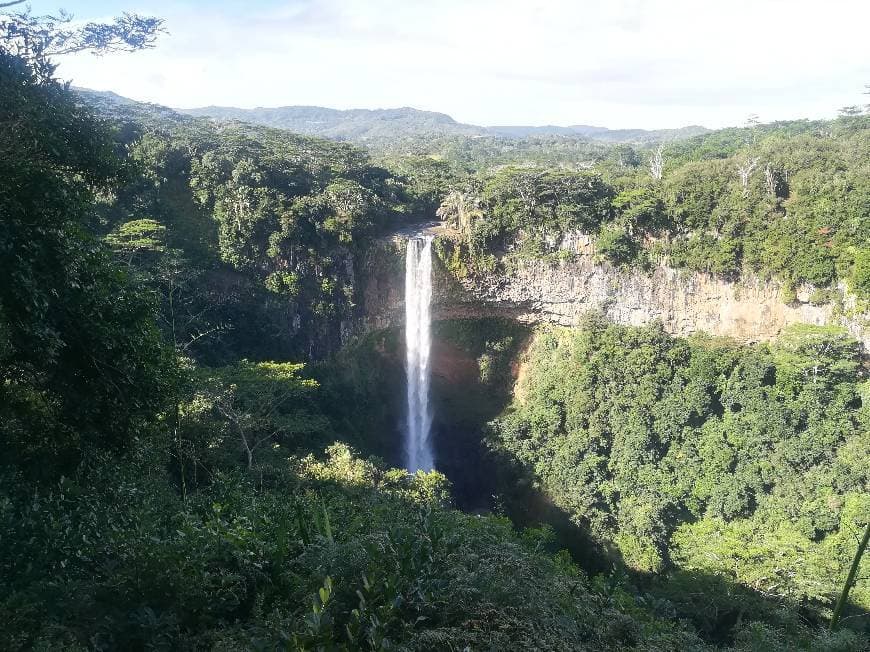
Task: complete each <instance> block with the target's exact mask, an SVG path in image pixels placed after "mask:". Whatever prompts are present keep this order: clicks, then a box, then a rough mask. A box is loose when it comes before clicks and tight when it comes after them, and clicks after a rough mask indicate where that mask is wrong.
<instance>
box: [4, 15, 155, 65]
mask: <svg viewBox="0 0 870 652" xmlns="http://www.w3.org/2000/svg"><path fill="white" fill-rule="evenodd" d="M24 2H25V0H18V1H16V2H5V3H3V4H0V10H2V9H8V8H10V7H17V6H19V5H23V4H24ZM72 20H73V16H72V15H71V14H68V13H66V12H64V11H61V12H59V13H58V14H57V15H56V16H55V15H44V16H33V15H31V14H30V9H29V7H28V8H27V9H25V11H16V12H12V13H9V14H7V15H5V16H3V15H0V50H2V51H4V52H6V53H7V54H10V55H12V56H15V57H18V58H20V59H21V60H23V61H24V62H25V63H26V65H27V66H28V67H30V69H31V70H32V71H33V74H34V76H35V78H36V79H37V80H38V81H46V80H49V79H51V78H52V75H53V74H54V71H55V68H56V66H55V64H53V63H52V62H51V60H50V57H53V56H59V55H63V54H72V53H75V52H93V53H94V54H98V55H99V54H105V53H110V52H135V51H137V50H143V49H146V48H151V47H153V46H154V43H155V42H156V40H157V38H158V36H159V35H160V34H161V33H162V32H164V31H165V30H164V29H163V20H162V19H159V18H152V17H143V16H139V15H137V14H130V13H125V14H123V15H121V16H119V17H118V18H116V19H115V20H114V21H113V22H111V23H94V22H89V23H85V24H84V25H76V26H73V25H72Z"/></svg>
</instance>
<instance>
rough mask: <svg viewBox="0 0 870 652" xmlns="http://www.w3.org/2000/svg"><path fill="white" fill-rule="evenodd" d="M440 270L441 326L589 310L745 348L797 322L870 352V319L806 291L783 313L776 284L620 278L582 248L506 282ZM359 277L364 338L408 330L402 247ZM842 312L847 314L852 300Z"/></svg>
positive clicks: (436, 311) (573, 319)
mask: <svg viewBox="0 0 870 652" xmlns="http://www.w3.org/2000/svg"><path fill="white" fill-rule="evenodd" d="M434 268H435V272H434V273H435V274H436V278H435V282H434V288H435V296H434V299H433V302H434V305H433V316H434V318H435V319H454V318H463V317H467V318H480V317H494V316H501V317H509V318H512V319H517V320H518V321H521V322H525V323H553V324H559V325H563V326H574V325H577V324H578V323H579V322H580V320H581V319H582V317H583V316H584V315H585V314H587V313H589V312H590V311H600V312H602V313H604V314H605V315H606V316H607V317H608V318H610V319H611V320H612V321H613V322H615V323H618V324H625V325H633V326H639V325H643V324H647V323H649V322H650V321H653V320H655V319H659V320H661V322H662V324H663V325H664V328H665V330H666V331H667V332H669V333H671V334H673V335H677V336H686V335H690V334H692V333H696V332H706V333H710V334H712V335H722V336H728V337H733V338H735V339H737V340H741V341H747V342H749V341H759V340H768V339H772V338H775V337H777V336H778V335H779V334H780V333H781V332H782V330H783V329H784V328H785V327H787V326H789V325H791V324H796V323H803V324H813V325H819V326H822V325H838V326H842V327H845V328H846V329H847V330H848V331H849V333H850V334H851V335H852V336H853V337H855V338H856V339H858V340H859V341H861V343H862V345H863V347H864V350H865V351H870V329H868V327H867V325H868V321H870V316H868V315H863V316H858V317H845V316H843V315H841V314H839V312H838V311H837V310H836V309H835V307H834V306H833V305H830V304H826V305H818V306H817V305H812V304H810V303H809V292H799V293H798V301H797V302H795V303H793V304H786V303H784V302H783V300H782V287H781V286H780V285H779V284H778V283H776V282H762V281H759V280H758V279H744V280H742V281H740V282H739V283H731V282H728V281H724V280H722V279H719V278H716V277H713V276H709V275H706V274H697V273H690V272H685V271H678V270H674V269H671V268H669V267H665V266H659V267H656V268H654V269H653V270H651V271H646V272H644V271H641V270H622V269H618V268H615V267H613V266H612V265H609V264H606V263H600V262H596V260H595V258H594V256H593V255H592V253H591V251H590V250H589V249H588V248H586V247H582V246H579V247H576V248H575V254H574V255H573V257H572V258H571V259H565V260H557V261H541V260H528V261H523V262H521V263H519V264H518V265H517V266H516V267H515V268H514V269H512V270H511V271H509V272H507V273H504V272H502V273H493V274H472V275H469V276H467V277H466V278H462V279H457V278H455V277H454V276H453V275H451V274H450V272H449V271H448V270H447V269H446V268H445V267H444V265H443V264H441V262H440V261H436V264H435V266H434ZM361 277H362V278H359V281H360V283H361V284H362V297H363V301H362V305H361V306H360V308H361V323H360V325H361V327H362V329H363V330H366V331H367V330H372V329H378V328H387V327H391V326H398V325H400V324H402V323H403V321H402V320H403V319H404V313H403V311H404V298H403V297H404V245H403V241H402V240H401V239H395V240H393V241H390V242H389V243H383V245H382V246H381V247H379V248H376V249H373V250H371V251H370V252H369V254H368V256H367V259H366V261H365V264H364V266H363V271H362V274H361ZM841 292H842V290H841ZM844 304H845V305H846V306H847V307H848V305H849V300H848V297H845V296H844Z"/></svg>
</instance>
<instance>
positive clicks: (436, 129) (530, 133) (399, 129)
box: [179, 106, 709, 150]
mask: <svg viewBox="0 0 870 652" xmlns="http://www.w3.org/2000/svg"><path fill="white" fill-rule="evenodd" d="M179 111H180V112H181V113H184V114H187V115H193V116H197V117H208V118H214V119H216V120H240V121H242V122H250V123H252V124H260V125H265V126H267V127H277V128H279V129H288V130H290V131H294V132H297V133H300V134H308V135H311V136H321V137H323V138H331V139H334V140H347V141H350V142H353V143H356V144H359V145H365V146H368V147H373V148H375V149H379V150H380V149H388V148H389V146H390V144H391V143H395V142H397V141H399V142H401V141H403V140H414V141H418V140H422V139H428V140H434V139H444V138H449V137H453V136H465V137H482V136H491V137H505V138H517V139H522V138H529V137H538V136H573V137H580V138H585V139H588V140H593V141H602V142H608V143H648V142H654V141H662V140H678V139H681V138H689V137H691V136H696V135H698V134H702V133H706V132H707V131H709V130H708V129H705V128H704V127H698V126H691V127H683V128H681V129H657V130H646V129H607V128H606V127H592V126H589V125H571V126H567V127H557V126H552V125H548V126H540V127H533V126H495V127H481V126H477V125H470V124H463V123H460V122H456V121H455V120H454V119H453V118H451V117H450V116H448V115H446V114H444V113H435V112H432V111H420V110H419V109H412V108H409V107H403V108H399V109H350V110H338V109H327V108H324V107H318V106H282V107H275V108H262V107H258V108H256V109H238V108H234V107H223V106H207V107H201V108H194V109H180V110H179Z"/></svg>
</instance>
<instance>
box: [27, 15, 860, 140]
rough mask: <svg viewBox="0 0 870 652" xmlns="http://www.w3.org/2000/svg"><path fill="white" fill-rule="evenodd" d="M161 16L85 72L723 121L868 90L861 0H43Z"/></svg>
mask: <svg viewBox="0 0 870 652" xmlns="http://www.w3.org/2000/svg"><path fill="white" fill-rule="evenodd" d="M30 5H31V7H32V9H33V11H34V12H35V13H43V12H46V11H54V10H56V9H57V8H58V7H63V8H65V9H67V10H69V11H71V12H72V13H73V14H74V15H75V16H76V18H77V19H96V18H107V17H110V16H112V15H114V14H118V13H120V12H122V11H137V12H139V13H144V14H149V15H157V16H161V17H163V18H165V20H166V26H167V28H168V30H169V32H170V33H169V34H168V35H166V36H164V37H163V38H162V39H161V40H160V42H159V44H158V46H157V48H155V49H154V50H152V51H148V52H140V53H135V54H130V55H114V56H109V57H103V58H98V57H93V56H90V55H74V56H70V57H66V58H64V59H63V60H62V61H61V66H60V69H59V74H60V75H61V76H62V77H64V78H65V79H71V80H72V81H73V83H75V84H77V85H80V86H87V87H90V88H95V89H98V90H112V91H115V92H117V93H120V94H122V95H125V96H128V97H132V98H134V99H139V100H147V101H153V102H159V103H161V104H166V105H169V106H174V107H183V108H188V107H194V106H204V105H208V104H220V105H232V106H241V107H254V106H280V105H287V104H315V105H321V106H330V107H335V108H383V107H395V106H414V107H416V108H420V109H429V110H435V111H443V112H445V113H449V114H450V115H452V116H453V117H454V118H456V119H457V120H460V121H463V122H472V123H476V124H485V125H493V124H595V125H603V126H607V127H612V128H615V127H645V128H655V127H677V126H682V125H686V124H703V125H706V126H710V127H720V126H726V125H734V124H742V123H743V122H744V121H745V120H746V117H747V116H748V115H749V114H758V115H759V116H760V118H761V119H762V120H763V121H769V120H775V119H788V118H799V117H810V118H816V117H829V116H833V115H835V114H836V112H837V109H839V108H840V107H841V106H844V105H848V104H858V103H863V102H866V101H870V99H868V98H867V97H865V96H863V95H862V90H863V87H864V84H870V39H868V37H867V34H866V26H867V25H868V24H870V3H868V2H864V1H858V0H827V1H826V2H819V1H809V0H791V1H789V0H755V1H750V0H727V1H723V2H710V1H706V0H694V1H691V2H690V1H689V0H611V1H609V2H604V1H601V2H589V1H579V0H547V1H535V0H524V1H520V0H290V1H282V0H270V1H265V2H258V1H255V0H250V1H248V2H229V1H227V0H212V1H203V2H190V1H187V2H169V1H164V0H129V1H125V0H118V1H117V2H116V1H111V0H91V1H85V0H70V1H67V2H64V1H63V0H54V1H51V2H45V1H43V0H31V2H30Z"/></svg>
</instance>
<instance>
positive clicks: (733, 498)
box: [491, 319, 870, 608]
mask: <svg viewBox="0 0 870 652" xmlns="http://www.w3.org/2000/svg"><path fill="white" fill-rule="evenodd" d="M856 351H857V349H856V344H855V342H853V341H851V340H849V339H848V338H846V337H844V336H843V335H842V334H841V333H839V332H837V331H836V329H820V328H812V327H802V328H796V329H794V330H793V331H791V332H790V333H788V334H787V336H785V337H784V338H783V340H782V341H781V342H778V343H777V344H775V345H772V346H766V345H758V346H755V347H738V346H735V345H734V344H731V343H729V342H727V341H720V340H715V339H705V338H699V339H695V340H692V341H682V340H677V339H674V338H671V337H669V336H667V335H666V334H665V333H663V332H662V331H661V329H660V328H659V327H657V326H650V327H645V328H627V327H617V326H612V325H607V324H604V323H602V322H600V321H597V320H595V319H593V320H591V321H589V322H588V323H587V324H586V326H585V327H584V328H583V329H582V330H580V331H578V332H571V331H558V330H554V331H543V332H541V333H539V334H538V336H537V337H536V339H535V341H534V343H533V344H532V346H531V348H530V351H529V354H528V360H527V362H526V363H525V364H526V367H527V369H526V371H525V373H524V374H523V376H522V378H523V382H522V384H521V385H520V386H519V387H518V389H517V399H515V402H514V405H513V407H512V409H509V410H508V411H507V412H506V413H505V415H504V416H502V417H501V418H499V419H497V420H496V421H494V422H493V424H492V426H491V427H492V433H491V441H492V444H493V445H494V446H495V447H496V448H497V449H499V450H502V451H507V452H509V453H510V454H511V455H513V456H516V457H517V458H518V459H519V460H521V461H522V462H524V463H525V464H526V465H527V468H528V469H529V472H530V473H532V474H533V476H534V477H535V478H537V479H538V480H539V482H540V483H541V487H542V488H543V490H544V491H545V492H546V493H547V495H549V496H551V497H552V499H553V500H554V501H555V502H556V503H557V504H558V505H559V506H560V507H561V508H562V509H564V510H566V511H567V512H568V514H569V515H570V516H571V517H572V518H573V519H575V521H576V522H577V523H578V524H581V525H583V526H585V527H588V528H590V529H591V531H592V532H593V533H594V534H596V535H597V536H599V537H605V538H609V539H610V540H611V541H613V542H614V544H615V545H616V547H617V548H618V550H619V552H620V554H621V556H622V557H623V558H624V559H625V561H626V562H627V564H628V565H629V566H632V567H634V568H636V569H639V570H644V571H656V572H661V571H664V570H666V569H668V568H672V567H676V568H678V569H682V570H690V571H704V572H709V573H721V574H723V575H725V576H727V577H729V578H731V579H732V580H735V581H737V582H740V583H742V584H744V585H747V586H750V587H752V588H753V589H755V590H756V591H759V592H760V593H762V594H764V595H766V596H768V597H775V598H777V599H779V600H782V601H783V602H790V603H803V604H815V605H824V606H830V605H831V601H832V598H833V597H834V596H835V594H836V593H837V591H838V581H839V579H840V578H841V577H842V576H843V575H844V568H845V564H847V563H848V560H849V554H848V553H847V552H845V550H847V549H848V548H849V547H850V546H851V541H852V538H853V533H854V531H855V530H856V528H858V527H859V526H860V525H862V524H863V523H865V522H866V521H867V519H868V516H870V513H868V509H870V503H868V502H867V493H866V486H867V482H868V477H867V468H866V465H865V464H863V463H862V462H860V461H859V460H860V459H861V453H860V452H859V451H864V450H866V447H867V425H868V411H867V406H866V405H865V404H864V403H863V401H862V398H861V390H860V388H859V386H858V384H857V381H856V365H857V359H856ZM853 599H854V600H855V601H856V602H857V603H858V604H860V605H862V606H863V607H864V608H867V606H868V605H870V594H868V593H867V587H863V588H862V589H860V590H857V591H856V592H855V593H854V594H853Z"/></svg>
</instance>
